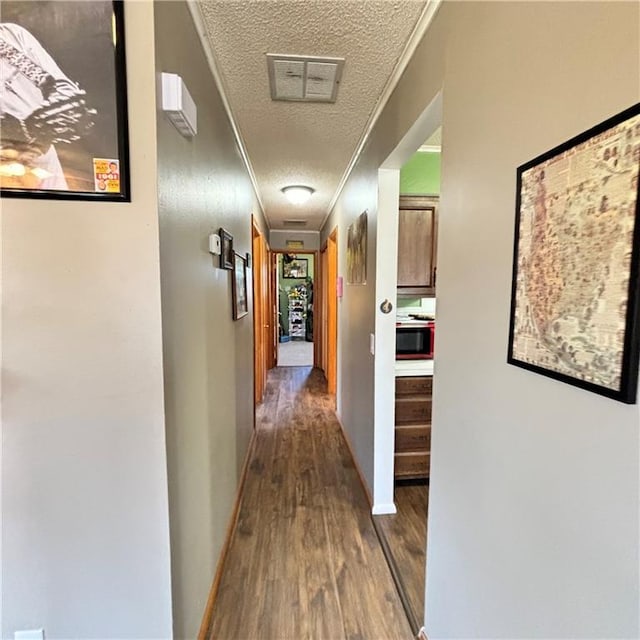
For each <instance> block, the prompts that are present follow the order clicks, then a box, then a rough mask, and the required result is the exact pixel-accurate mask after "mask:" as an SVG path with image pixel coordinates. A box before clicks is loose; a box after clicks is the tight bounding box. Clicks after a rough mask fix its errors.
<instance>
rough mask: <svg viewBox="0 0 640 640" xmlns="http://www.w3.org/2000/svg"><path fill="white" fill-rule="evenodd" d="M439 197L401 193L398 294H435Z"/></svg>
mask: <svg viewBox="0 0 640 640" xmlns="http://www.w3.org/2000/svg"><path fill="white" fill-rule="evenodd" d="M437 237H438V198H434V197H430V196H400V208H399V213H398V294H399V295H416V296H434V295H435V293H436V258H437Z"/></svg>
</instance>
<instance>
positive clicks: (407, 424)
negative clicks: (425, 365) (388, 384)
mask: <svg viewBox="0 0 640 640" xmlns="http://www.w3.org/2000/svg"><path fill="white" fill-rule="evenodd" d="M432 382H433V377H432V376H415V377H406V378H396V424H395V453H394V476H395V478H396V479H397V480H414V479H421V478H428V477H429V463H430V457H431V397H432V396H431V390H432Z"/></svg>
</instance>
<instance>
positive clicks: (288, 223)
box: [282, 219, 307, 227]
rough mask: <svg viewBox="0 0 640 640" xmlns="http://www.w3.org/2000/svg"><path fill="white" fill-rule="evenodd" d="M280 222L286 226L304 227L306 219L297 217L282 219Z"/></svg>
mask: <svg viewBox="0 0 640 640" xmlns="http://www.w3.org/2000/svg"><path fill="white" fill-rule="evenodd" d="M282 224H283V225H285V226H286V227H306V226H307V220H299V219H291V220H283V221H282Z"/></svg>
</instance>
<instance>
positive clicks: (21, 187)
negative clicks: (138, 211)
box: [0, 0, 131, 202]
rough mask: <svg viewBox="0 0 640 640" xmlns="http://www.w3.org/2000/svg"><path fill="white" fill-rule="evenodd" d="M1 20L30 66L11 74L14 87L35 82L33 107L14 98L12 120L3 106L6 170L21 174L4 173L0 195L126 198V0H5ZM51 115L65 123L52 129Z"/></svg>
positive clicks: (2, 140) (0, 140)
mask: <svg viewBox="0 0 640 640" xmlns="http://www.w3.org/2000/svg"><path fill="white" fill-rule="evenodd" d="M2 22H3V24H2V27H1V28H2V29H3V30H4V31H5V36H6V38H9V42H10V44H11V46H13V47H14V50H15V51H17V52H18V54H20V55H21V56H23V58H22V59H23V60H25V61H26V62H27V63H28V62H29V61H30V62H32V63H34V62H35V63H36V69H37V71H36V73H35V75H34V72H33V71H25V72H24V73H18V74H16V76H14V77H16V78H19V79H17V80H16V81H15V82H16V86H15V87H14V90H15V91H16V93H19V91H20V89H21V88H23V89H25V91H26V87H27V84H28V85H29V86H31V85H33V86H32V87H31V89H29V95H30V96H31V97H32V98H33V100H32V104H30V105H29V107H31V106H33V107H34V110H33V111H31V112H30V113H27V112H26V111H25V110H24V109H23V108H22V107H20V109H23V110H22V111H20V109H18V107H17V106H16V110H15V111H14V113H9V116H10V117H11V118H13V120H12V121H11V122H12V123H13V125H14V126H11V125H9V124H8V123H9V120H10V118H9V117H8V116H6V114H5V116H6V117H5V121H4V122H3V125H4V126H3V128H2V132H0V148H1V149H2V150H3V156H4V155H5V154H4V152H5V151H6V150H7V149H10V150H11V153H12V154H15V155H16V160H15V166H14V170H13V171H14V173H15V171H23V173H22V174H20V173H19V174H16V175H13V174H9V175H5V171H3V177H1V178H0V195H1V196H2V197H3V198H5V197H8V198H40V199H50V200H89V201H101V202H104V201H106V202H130V201H131V186H130V164H129V125H128V108H127V77H126V54H125V28H124V5H123V1H122V0H93V1H92V2H47V1H41V0H31V1H30V2H20V1H19V0H18V1H16V0H3V2H2ZM7 23H11V24H7ZM22 42H28V43H30V46H29V49H27V48H26V47H24V46H23V45H21V43H22ZM27 52H28V54H29V55H28V56H27ZM34 52H36V53H34ZM20 55H19V56H17V59H18V60H20V59H21V58H20ZM29 56H30V57H29ZM34 57H37V60H33V58H34ZM26 67H28V64H26V65H25V68H26ZM25 74H31V77H27V75H25ZM20 83H22V84H20ZM69 87H74V89H73V90H72V91H71V94H72V95H71V96H70V97H69V92H70V89H69ZM60 88H61V89H62V90H59V89H60ZM34 89H35V92H34ZM25 95H26V92H25ZM65 95H66V96H67V98H66V99H65V97H64V96H65ZM36 96H37V97H38V100H39V102H38V103H36V102H35V97H36ZM94 111H95V113H93V112H94ZM54 118H56V119H58V124H57V126H59V118H63V119H64V122H65V127H64V129H65V130H64V131H60V130H57V131H55V132H54V131H53V126H52V121H53V119H54ZM21 136H22V137H21ZM4 159H5V158H4V157H3V163H4V164H5V167H3V169H5V170H7V167H6V164H7V163H5V162H4ZM18 165H19V166H18ZM20 167H22V169H20Z"/></svg>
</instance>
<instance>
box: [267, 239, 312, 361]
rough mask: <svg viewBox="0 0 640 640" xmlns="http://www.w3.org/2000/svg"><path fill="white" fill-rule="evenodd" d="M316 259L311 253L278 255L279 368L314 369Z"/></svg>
mask: <svg viewBox="0 0 640 640" xmlns="http://www.w3.org/2000/svg"><path fill="white" fill-rule="evenodd" d="M315 258H316V257H315V254H314V253H297V252H289V253H278V254H277V258H276V292H277V295H276V302H277V310H276V314H277V318H278V360H277V362H278V366H279V367H313V366H314V343H315V339H314V336H315V318H314V311H313V309H314V297H315V284H316V264H315V261H316V260H315Z"/></svg>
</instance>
